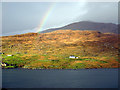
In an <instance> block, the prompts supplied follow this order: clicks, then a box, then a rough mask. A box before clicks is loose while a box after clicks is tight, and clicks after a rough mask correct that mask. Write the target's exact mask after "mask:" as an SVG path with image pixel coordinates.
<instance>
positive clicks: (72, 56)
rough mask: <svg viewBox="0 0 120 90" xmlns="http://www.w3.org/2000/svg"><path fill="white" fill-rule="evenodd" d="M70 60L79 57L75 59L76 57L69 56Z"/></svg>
mask: <svg viewBox="0 0 120 90" xmlns="http://www.w3.org/2000/svg"><path fill="white" fill-rule="evenodd" d="M69 58H72V59H78V57H75V56H74V55H71V56H69Z"/></svg>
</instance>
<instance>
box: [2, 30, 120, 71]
mask: <svg viewBox="0 0 120 90" xmlns="http://www.w3.org/2000/svg"><path fill="white" fill-rule="evenodd" d="M118 37H119V35H117V34H110V33H101V32H99V31H80V30H75V31H74V30H57V31H54V32H50V33H41V34H37V33H27V34H21V35H14V36H3V37H2V46H1V47H2V52H4V53H5V54H3V55H2V56H3V61H2V62H3V63H9V64H11V63H12V64H13V63H14V64H15V65H16V64H17V66H18V67H23V68H38V69H42V68H48V69H78V68H117V67H118V59H119V58H118V55H119V53H118V50H120V48H119V46H118V44H120V41H118ZM8 54H10V55H11V54H12V55H13V56H9V57H8V56H7V55H8ZM70 55H74V56H76V57H78V59H70V58H69V56H70Z"/></svg>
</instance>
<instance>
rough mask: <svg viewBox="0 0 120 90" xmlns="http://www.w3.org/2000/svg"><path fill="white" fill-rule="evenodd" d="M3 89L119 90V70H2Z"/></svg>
mask: <svg viewBox="0 0 120 90" xmlns="http://www.w3.org/2000/svg"><path fill="white" fill-rule="evenodd" d="M2 88H118V69H77V70H70V69H63V70H58V69H49V70H48V69H43V70H31V69H2Z"/></svg>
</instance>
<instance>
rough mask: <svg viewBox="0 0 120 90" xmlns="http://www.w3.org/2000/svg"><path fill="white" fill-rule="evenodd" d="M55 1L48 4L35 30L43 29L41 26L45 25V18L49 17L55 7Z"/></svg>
mask: <svg viewBox="0 0 120 90" xmlns="http://www.w3.org/2000/svg"><path fill="white" fill-rule="evenodd" d="M55 5H56V3H53V4H52V5H50V7H49V8H48V10H47V11H46V13H45V14H44V16H43V18H42V20H41V22H40V24H39V26H38V27H37V30H36V32H40V31H42V30H43V26H44V25H45V23H46V22H47V19H48V18H49V16H50V14H51V13H52V11H53V9H54V7H55Z"/></svg>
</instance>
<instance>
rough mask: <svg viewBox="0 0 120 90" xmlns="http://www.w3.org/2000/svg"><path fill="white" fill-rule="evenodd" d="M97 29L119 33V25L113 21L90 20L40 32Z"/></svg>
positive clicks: (103, 31)
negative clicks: (99, 21)
mask: <svg viewBox="0 0 120 90" xmlns="http://www.w3.org/2000/svg"><path fill="white" fill-rule="evenodd" d="M68 29H70V30H97V31H100V32H102V33H107V32H110V33H118V25H117V24H113V23H98V22H90V21H81V22H76V23H72V24H69V25H66V26H63V27H60V28H51V29H47V30H45V31H42V32H40V33H47V32H52V31H56V30H68Z"/></svg>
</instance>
